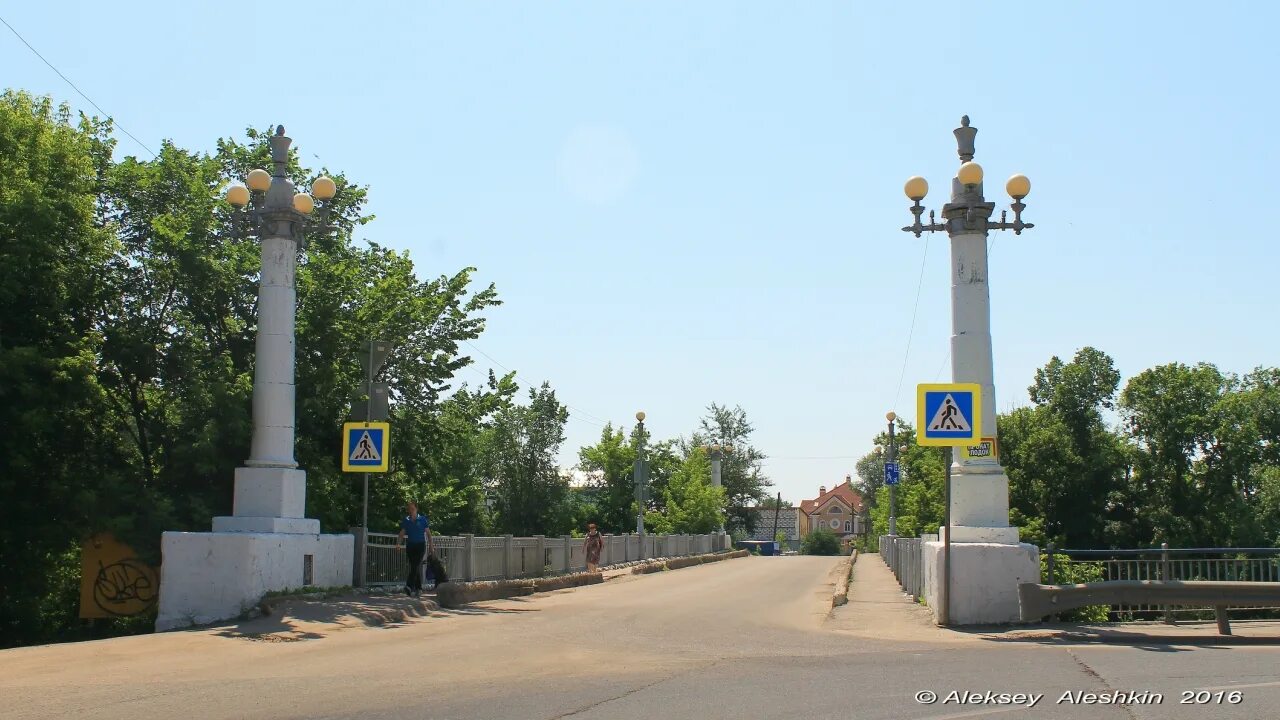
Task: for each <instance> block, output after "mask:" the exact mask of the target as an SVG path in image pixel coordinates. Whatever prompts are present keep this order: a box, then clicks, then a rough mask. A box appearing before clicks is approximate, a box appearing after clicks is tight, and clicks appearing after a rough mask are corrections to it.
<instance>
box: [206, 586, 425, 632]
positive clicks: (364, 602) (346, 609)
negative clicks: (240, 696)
mask: <svg viewBox="0 0 1280 720" xmlns="http://www.w3.org/2000/svg"><path fill="white" fill-rule="evenodd" d="M268 607H269V609H270V614H269V615H263V616H261V617H256V618H252V619H247V620H241V621H237V622H235V623H233V624H229V625H228V624H220V625H215V626H213V627H212V628H209V627H205V628H192V629H191V630H192V631H197V632H208V631H209V630H210V629H213V630H215V633H214V634H215V635H217V636H219V637H226V638H239V639H244V640H256V641H262V642H296V641H299V640H318V639H320V638H323V637H326V636H327V634H328V633H329V632H330V631H333V630H340V629H343V628H350V627H385V626H388V625H399V624H402V623H404V622H405V621H407V620H410V619H412V618H421V617H427V616H429V615H431V614H432V613H433V612H435V611H436V610H437V605H436V603H435V601H434V599H433V598H432V597H431V596H429V595H428V596H424V597H423V598H422V599H420V600H419V599H415V598H410V597H404V596H400V595H347V596H342V597H336V598H327V599H324V600H307V599H302V598H287V599H282V600H280V601H278V602H276V603H272V604H270V605H268Z"/></svg>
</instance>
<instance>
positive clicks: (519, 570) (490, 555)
mask: <svg viewBox="0 0 1280 720" xmlns="http://www.w3.org/2000/svg"><path fill="white" fill-rule="evenodd" d="M396 541H397V536H396V535H395V534H392V533H375V532H371V533H369V537H368V551H367V553H366V556H365V566H366V571H365V572H366V576H365V577H366V581H365V582H366V584H367V585H369V586H371V587H376V586H392V587H394V586H400V585H404V582H405V578H406V576H408V574H409V561H408V558H407V557H406V556H405V553H404V551H403V550H397V549H396ZM583 542H584V539H583V538H580V537H570V536H568V535H562V536H560V537H540V536H534V537H512V536H511V535H504V536H501V537H481V536H475V535H459V536H441V535H433V536H432V543H433V544H434V546H435V551H436V557H438V558H439V559H440V562H441V563H442V564H443V565H444V568H445V572H447V573H448V574H449V578H450V579H453V580H463V581H469V580H504V579H515V578H531V577H539V576H543V575H559V574H564V573H570V572H580V571H582V570H585V569H586V566H587V558H586V554H585V551H584V548H583ZM730 545H731V542H730V538H729V536H728V535H724V534H721V533H710V534H706V535H646V536H644V538H643V545H642V544H641V537H640V536H638V535H634V534H630V533H629V534H627V535H605V536H604V547H603V549H601V551H600V565H601V566H602V567H603V566H608V565H617V564H620V563H625V562H632V561H635V560H644V559H649V558H655V557H681V556H685V555H699V554H704V553H709V552H718V551H723V550H727V549H729V547H730ZM642 549H643V551H644V552H643V553H642V552H641V550H642ZM357 553H358V548H357ZM423 573H424V576H425V573H426V566H425V563H424V565H423ZM424 580H425V578H424ZM357 581H358V579H357Z"/></svg>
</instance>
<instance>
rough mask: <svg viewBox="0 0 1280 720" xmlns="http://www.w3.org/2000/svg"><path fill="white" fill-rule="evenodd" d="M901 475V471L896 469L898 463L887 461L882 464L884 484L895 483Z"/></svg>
mask: <svg viewBox="0 0 1280 720" xmlns="http://www.w3.org/2000/svg"><path fill="white" fill-rule="evenodd" d="M901 477H902V475H901V471H900V470H899V469H898V463H896V462H887V463H885V464H884V484H885V485H897V484H898V480H899V479H900V478H901Z"/></svg>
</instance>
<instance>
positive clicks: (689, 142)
mask: <svg viewBox="0 0 1280 720" xmlns="http://www.w3.org/2000/svg"><path fill="white" fill-rule="evenodd" d="M1277 7H1278V6H1276V5H1274V4H1271V3H1264V2H1226V3H1212V4H1205V3H1190V2H1165V3H1160V4H1159V5H1158V6H1157V5H1156V4H1153V3H1110V2H1093V3H1030V2H1021V3H998V2H982V3H978V2H972V3H952V2H946V3H934V2H924V1H921V2H914V3H889V2H881V3H869V2H805V3H730V2H708V1H705V0H704V1H700V2H697V3H687V2H683V3H680V2H649V3H615V2H575V3H552V2H547V3H515V2H492V3H471V2H466V3H464V2H454V3H438V2H430V3H425V2H424V3H387V2H371V3H365V4H362V5H359V6H358V5H355V4H352V3H336V2H327V1H324V0H317V1H316V2H310V3H306V4H301V5H299V4H288V5H286V4H277V3H253V4H242V5H239V6H228V5H227V4H225V3H161V2H130V3H121V4H117V5H114V6H111V7H107V6H104V5H102V4H101V3H96V2H94V3H90V2H84V3H68V2H48V3H25V4H6V5H5V6H4V7H3V9H0V17H3V18H4V19H5V20H6V21H8V22H9V23H10V24H12V25H13V26H14V27H15V28H16V29H17V30H18V31H19V32H21V33H22V34H23V35H24V36H25V37H26V39H27V40H28V41H29V42H30V43H31V44H32V45H34V46H35V47H36V48H37V49H38V50H39V51H40V52H41V53H42V54H44V56H45V57H46V58H47V59H48V60H49V61H51V62H52V63H53V64H54V65H55V66H57V67H58V68H59V69H60V70H61V71H62V72H63V73H64V74H66V75H67V77H69V78H70V79H71V80H72V81H73V82H75V83H76V84H77V85H78V86H79V87H80V89H81V90H83V91H84V92H85V93H86V94H88V96H89V97H91V98H93V99H94V101H95V102H97V103H98V104H99V105H100V106H102V108H103V109H105V110H106V111H107V112H108V113H110V114H111V115H112V116H114V117H115V118H116V120H117V121H118V123H119V124H121V125H122V126H123V127H124V128H125V129H127V130H128V131H129V132H131V133H132V134H133V135H135V136H137V137H138V139H139V140H141V141H142V142H143V143H144V144H146V145H148V146H150V147H151V148H152V149H155V148H156V147H158V146H159V144H160V141H161V140H162V139H164V138H171V139H173V140H174V141H175V142H177V143H178V144H179V145H181V146H184V147H188V148H196V149H208V150H212V148H213V147H214V143H215V141H216V139H217V138H218V137H220V136H232V135H238V134H240V133H241V131H242V130H243V129H244V128H245V127H246V126H248V125H254V126H257V127H263V126H266V125H267V124H270V123H283V124H285V126H286V127H287V128H288V130H289V134H290V136H292V137H293V138H294V140H295V143H296V144H297V146H298V147H299V149H300V151H301V152H302V154H303V157H304V159H306V160H307V161H309V162H312V163H316V164H319V163H320V162H323V164H326V165H328V166H329V167H332V168H339V169H341V170H343V171H344V172H346V173H348V175H349V176H350V177H352V178H355V179H357V180H359V181H361V182H363V183H367V184H369V185H370V186H371V190H372V193H371V195H372V203H371V210H372V211H373V212H374V213H375V214H376V215H377V220H376V221H375V222H374V223H372V224H370V225H368V226H366V228H365V229H364V237H367V238H369V239H373V240H376V241H378V242H380V243H382V244H385V245H388V246H391V247H394V248H401V249H405V250H408V251H409V252H410V254H411V257H413V258H414V260H415V263H416V264H417V266H418V268H419V271H420V273H422V274H425V275H436V274H439V273H452V272H455V271H456V270H458V269H459V268H461V267H464V266H467V265H474V266H476V267H478V268H479V273H478V277H479V279H480V280H482V281H483V282H485V283H487V282H494V283H496V284H497V287H498V290H499V293H500V295H501V297H502V298H503V299H504V300H505V302H506V304H505V305H504V306H502V307H501V308H499V309H497V310H495V311H494V312H493V313H492V314H491V319H490V323H489V329H488V331H487V332H486V333H485V335H484V336H483V337H482V338H480V339H479V340H478V341H477V342H476V346H477V347H479V348H480V349H481V350H482V351H483V352H484V353H487V354H488V355H490V356H492V357H493V358H494V359H496V361H497V362H500V363H501V364H502V365H504V366H506V367H510V368H513V369H515V370H517V371H518V372H519V373H520V376H521V377H522V378H523V379H524V380H525V381H526V382H534V383H536V382H541V381H542V380H544V379H545V380H549V381H550V382H551V383H552V384H553V386H554V387H555V388H556V390H557V392H558V394H559V396H560V397H561V399H562V400H563V401H565V402H567V403H568V404H569V405H570V406H571V407H572V408H574V410H575V412H574V413H573V417H572V418H571V420H570V423H569V427H568V442H567V443H566V445H565V451H564V453H563V458H564V461H565V463H566V464H571V463H572V462H573V461H574V459H575V458H576V453H577V449H578V448H579V447H580V446H582V445H583V444H588V443H591V442H594V440H595V439H596V438H597V437H598V435H599V432H600V424H599V422H598V421H599V420H600V419H607V420H612V421H614V422H615V423H625V424H628V425H629V424H630V423H631V422H632V416H633V415H634V413H635V411H636V410H638V409H643V410H645V411H646V412H647V413H648V417H649V420H648V425H649V426H650V428H651V429H652V430H653V431H654V432H655V434H656V435H658V436H659V437H664V436H674V435H677V434H686V435H687V434H688V433H689V432H690V431H691V430H692V429H694V428H695V427H696V425H697V420H698V417H699V416H700V415H701V414H702V412H703V409H704V408H705V406H706V405H707V404H708V403H710V402H713V401H715V402H719V403H722V404H728V405H734V404H738V405H741V406H742V407H743V408H744V409H746V411H747V412H748V415H749V417H750V418H751V419H752V420H753V421H754V423H755V426H756V430H757V431H756V434H755V444H756V445H757V446H758V447H760V448H761V449H762V450H763V451H764V452H765V453H767V454H769V455H771V456H773V457H772V459H771V460H770V461H769V462H768V465H767V470H768V473H769V475H770V477H771V478H772V479H773V480H774V482H775V483H776V485H777V489H778V490H781V491H782V494H783V496H784V497H786V498H788V499H791V500H794V501H798V500H800V499H803V498H806V497H811V496H813V495H814V494H816V489H817V487H818V486H819V485H820V484H826V485H827V486H828V487H829V486H831V485H832V484H834V483H836V482H839V481H840V480H841V479H842V478H843V477H844V475H845V474H846V473H850V472H853V467H854V462H855V458H856V457H857V456H859V455H861V454H863V453H865V452H866V451H868V450H869V449H870V446H871V437H872V435H873V434H874V433H875V432H877V431H878V430H879V429H880V428H881V427H882V426H883V416H884V413H885V411H887V410H889V409H891V408H892V409H896V410H897V411H898V412H899V413H900V414H902V415H904V416H907V417H910V416H912V415H914V400H913V389H914V385H915V384H916V383H918V382H935V381H940V380H942V381H945V380H947V379H948V373H949V366H944V362H945V361H946V359H947V353H948V338H949V335H950V309H949V302H950V300H949V285H948V263H949V260H948V247H947V240H946V239H945V237H942V236H933V237H932V238H929V239H928V240H926V239H925V238H921V239H916V238H915V237H913V236H911V235H909V234H906V233H903V232H901V231H900V230H899V228H900V227H901V226H903V225H906V224H908V222H909V221H910V214H909V213H908V211H907V207H908V204H909V203H908V201H907V200H906V199H905V198H904V197H903V195H902V191H901V188H902V183H903V181H904V180H906V178H907V177H909V176H911V175H914V174H920V175H923V176H925V177H926V178H928V179H929V181H930V183H931V186H932V188H933V190H934V191H933V193H932V194H931V195H930V197H929V199H928V201H927V204H929V206H930V207H938V206H939V205H940V204H941V202H942V201H943V200H944V198H943V195H944V194H945V192H944V191H945V189H946V188H947V187H948V179H949V178H950V177H951V175H952V174H953V173H954V171H955V167H956V165H957V163H958V159H957V157H956V154H955V143H954V140H953V138H952V136H951V130H952V129H953V128H954V127H956V125H957V123H958V121H959V118H960V116H961V115H962V114H966V113H967V114H968V115H969V116H970V117H971V118H972V120H973V124H974V125H975V126H976V127H978V128H979V133H978V138H977V150H978V154H977V158H976V159H977V160H978V161H979V162H980V163H981V164H982V165H983V166H984V168H985V169H986V171H987V177H988V183H987V188H988V190H987V192H988V196H989V199H995V200H996V201H997V202H1000V203H1007V198H1005V197H1004V195H1003V192H1002V187H1003V179H1004V178H1006V177H1007V176H1008V175H1010V174H1012V173H1014V172H1022V173H1025V174H1027V175H1028V176H1029V177H1030V178H1031V181H1032V184H1033V190H1032V194H1031V195H1030V197H1029V198H1028V199H1027V203H1028V206H1029V208H1028V210H1027V213H1026V219H1027V220H1029V221H1031V222H1034V223H1036V225H1037V227H1036V228H1035V229H1034V230H1031V231H1028V232H1026V233H1024V234H1023V235H1021V236H1014V235H1012V234H1010V233H1000V234H997V235H995V236H994V238H995V239H994V242H993V246H992V254H991V270H990V272H991V295H992V304H993V310H992V332H993V335H994V339H995V348H994V350H995V364H996V392H997V404H998V405H999V407H1000V409H1001V410H1002V411H1003V410H1006V409H1008V408H1009V407H1010V406H1011V405H1018V404H1025V403H1026V402H1027V399H1026V387H1027V385H1028V384H1029V383H1030V381H1031V379H1032V375H1033V373H1034V371H1035V369H1036V368H1037V367H1040V366H1041V365H1043V364H1044V363H1045V362H1046V361H1047V360H1048V359H1049V358H1050V357H1051V356H1052V355H1055V354H1057V355H1060V356H1063V357H1064V358H1065V357H1069V356H1070V355H1072V354H1073V353H1074V352H1075V351H1076V350H1077V349H1078V348H1080V347H1082V346H1085V345H1093V346H1095V347H1098V348H1100V349H1102V350H1104V351H1106V352H1107V353H1109V354H1111V355H1112V356H1113V357H1114V358H1115V360H1116V363H1117V365H1118V367H1119V369H1120V370H1121V372H1122V373H1123V375H1124V377H1125V378H1128V377H1130V376H1132V375H1133V374H1136V373H1138V372H1140V371H1142V370H1143V369H1146V368H1148V367H1151V366H1153V365H1156V364H1160V363H1167V362H1174V361H1180V362H1187V363H1193V362H1198V361H1207V362H1213V363H1216V364H1218V365H1219V367H1221V368H1223V369H1225V370H1229V371H1237V372H1243V371H1247V370H1249V369H1251V368H1253V367H1254V366H1257V365H1274V364H1275V362H1276V360H1275V359H1276V356H1277V351H1278V350H1280V334H1277V333H1276V332H1275V330H1274V325H1275V321H1274V320H1273V319H1272V315H1273V314H1274V308H1275V306H1276V302H1275V298H1276V296H1275V292H1276V287H1277V279H1276V277H1275V275H1276V273H1277V272H1278V270H1277V268H1278V267H1280V263H1278V262H1277V260H1280V250H1277V245H1276V242H1275V240H1274V238H1273V237H1272V235H1273V234H1274V233H1270V232H1264V231H1262V230H1261V226H1262V225H1263V224H1264V223H1268V222H1270V221H1271V220H1272V213H1271V205H1272V203H1273V202H1274V198H1275V196H1276V190H1277V183H1276V181H1275V175H1274V169H1275V167H1276V165H1277V160H1278V159H1280V158H1277V149H1278V148H1280V141H1278V140H1277V135H1276V130H1275V129H1274V128H1268V127H1265V126H1264V121H1266V120H1268V119H1270V120H1271V122H1272V124H1273V125H1274V122H1275V117H1276V111H1277V100H1276V95H1275V93H1274V92H1272V91H1271V89H1272V88H1274V86H1275V78H1276V76H1277V72H1278V71H1280V54H1277V52H1276V50H1275V43H1274V37H1273V29H1274V28H1275V27H1276V26H1277V25H1278V24H1280V9H1277ZM235 10H238V12H236V11H235ZM0 68H2V69H3V72H2V73H0V79H2V82H3V85H4V86H6V87H18V88H23V89H27V90H30V91H33V92H36V93H47V94H52V95H53V96H54V97H56V98H58V99H61V100H67V101H70V102H71V103H72V104H73V106H75V107H77V108H80V107H87V106H86V104H85V103H84V102H83V101H82V100H81V99H80V98H79V97H78V96H77V95H76V94H75V92H74V91H73V90H72V89H71V88H69V87H68V86H67V85H66V84H65V83H64V82H63V81H62V80H61V79H59V78H58V77H57V76H56V75H55V74H54V73H53V72H52V71H51V70H50V69H49V68H48V67H47V66H45V65H44V64H43V63H42V62H41V61H40V60H39V59H37V58H36V57H35V56H34V55H33V54H32V53H31V52H30V51H29V50H28V49H27V48H26V47H25V46H23V45H22V44H21V43H20V42H19V41H18V40H17V38H15V37H13V35H12V34H11V33H10V32H9V31H8V29H6V28H0ZM120 150H121V152H122V153H127V154H134V153H139V154H142V155H144V156H145V155H146V152H145V151H144V150H142V149H141V148H139V147H137V146H136V145H134V144H133V143H132V142H131V141H130V140H128V139H127V138H124V137H123V136H122V138H121V145H120ZM926 247H927V252H926ZM922 271H923V275H922ZM921 277H923V285H922V287H921V288H920V295H919V312H918V314H916V315H915V316H914V317H915V321H914V331H911V328H912V321H913V307H914V306H915V300H916V293H917V287H918V283H919V281H920V279H921ZM909 332H910V335H911V342H910V352H909V353H907V346H908V335H909ZM476 358H477V360H478V365H479V366H480V368H481V369H483V368H485V367H487V366H490V365H492V364H493V363H491V362H490V361H489V360H488V359H486V358H485V357H484V356H482V355H479V354H476ZM499 369H500V368H499ZM463 377H464V378H467V379H471V380H476V379H479V378H480V374H479V373H471V372H466V371H464V374H463ZM900 377H901V378H903V380H902V382H901V390H899V378H900ZM811 458H825V459H811Z"/></svg>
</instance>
